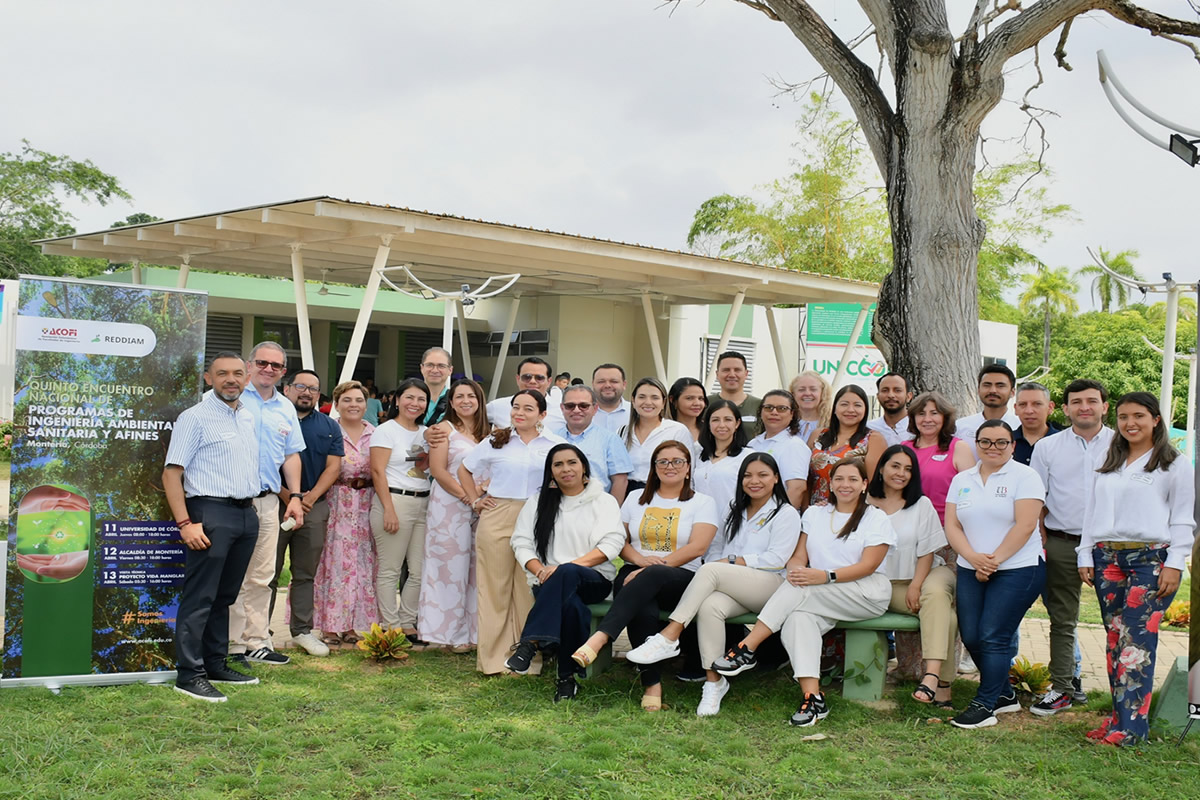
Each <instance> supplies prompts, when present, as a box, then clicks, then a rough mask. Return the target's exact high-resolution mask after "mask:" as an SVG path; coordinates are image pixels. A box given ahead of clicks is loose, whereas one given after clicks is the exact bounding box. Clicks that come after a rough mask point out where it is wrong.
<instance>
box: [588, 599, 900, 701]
mask: <svg viewBox="0 0 1200 800" xmlns="http://www.w3.org/2000/svg"><path fill="white" fill-rule="evenodd" d="M611 606H612V603H611V602H610V601H608V600H605V601H603V602H600V603H593V604H591V605H590V606H588V608H590V609H591V611H592V633H595V632H596V626H597V625H598V624H599V622H600V620H601V619H603V618H604V615H605V614H607V613H608V609H609V608H610V607H611ZM668 614H669V612H667V611H663V612H661V613H660V614H659V617H660V618H661V619H662V620H663V621H666V619H667V616H668ZM757 620H758V616H757V615H755V614H741V615H740V616H736V617H730V618H729V619H728V620H726V622H729V623H731V624H734V625H753V624H754V623H755V622H756V621H757ZM837 627H838V628H839V629H840V630H844V631H845V632H846V657H845V662H844V663H843V680H842V696H843V697H845V698H846V699H847V700H858V701H872V700H879V699H880V698H881V697H883V682H884V678H885V676H886V675H887V632H888V631H915V630H919V629H920V623H919V621H918V620H917V618H916V617H915V616H912V615H911V614H893V613H891V612H888V613H886V614H884V615H883V616H879V617H875V618H874V619H865V620H861V621H858V622H839V623H838V625H837ZM611 664H612V645H611V643H610V644H608V645H605V647H604V648H603V649H602V650H601V651H600V652H599V653H597V654H596V660H595V661H594V662H593V663H592V665H591V666H590V667H588V669H587V676H588V677H589V678H590V677H592V676H593V675H599V674H600V673H602V672H604V670H606V669H608V667H609V666H610V665H611Z"/></svg>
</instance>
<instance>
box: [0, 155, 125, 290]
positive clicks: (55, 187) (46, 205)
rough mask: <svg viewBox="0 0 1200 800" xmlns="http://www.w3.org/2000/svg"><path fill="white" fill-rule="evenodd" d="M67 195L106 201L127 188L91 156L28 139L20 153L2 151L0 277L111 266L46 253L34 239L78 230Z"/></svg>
mask: <svg viewBox="0 0 1200 800" xmlns="http://www.w3.org/2000/svg"><path fill="white" fill-rule="evenodd" d="M69 199H75V200H82V201H83V202H85V203H99V204H100V205H102V206H107V205H108V204H109V203H111V202H113V201H114V200H118V199H119V200H128V199H129V193H128V192H126V191H125V190H124V189H122V188H121V185H120V183H118V182H117V179H116V178H114V177H113V176H111V175H109V174H107V173H105V172H103V171H102V170H101V169H100V168H99V167H97V166H96V165H95V164H93V163H92V162H91V161H87V160H84V161H76V160H74V159H72V158H70V157H68V156H62V155H54V154H52V153H47V152H45V151H42V150H36V149H34V148H33V147H32V146H31V145H30V144H29V142H28V141H25V140H23V141H22V143H21V150H20V151H19V152H17V153H0V277H5V278H12V277H15V276H16V275H17V274H18V273H21V272H26V273H33V274H39V275H76V276H84V275H95V274H97V273H99V272H102V271H103V270H104V269H105V268H106V267H107V263H106V262H105V261H103V260H102V259H85V258H72V257H69V256H50V255H43V254H42V252H41V249H40V248H39V247H38V246H37V245H33V244H30V242H32V241H33V240H35V239H46V238H51V237H55V236H69V235H70V234H72V233H74V232H75V228H74V227H73V226H72V224H71V223H72V222H73V221H74V219H75V218H74V216H72V215H71V213H70V212H68V211H67V210H66V209H65V208H64V205H63V204H64V201H66V200H69Z"/></svg>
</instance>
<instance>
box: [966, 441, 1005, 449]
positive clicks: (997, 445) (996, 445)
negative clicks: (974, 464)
mask: <svg viewBox="0 0 1200 800" xmlns="http://www.w3.org/2000/svg"><path fill="white" fill-rule="evenodd" d="M975 444H976V446H977V447H978V448H979V449H980V450H992V449H995V450H1003V449H1004V448H1006V447H1008V446H1009V445H1010V444H1012V440H1011V439H996V440H994V441H993V440H992V439H976V440H975Z"/></svg>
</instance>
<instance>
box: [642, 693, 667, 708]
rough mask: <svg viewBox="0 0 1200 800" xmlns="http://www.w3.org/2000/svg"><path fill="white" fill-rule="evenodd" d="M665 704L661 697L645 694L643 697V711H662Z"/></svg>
mask: <svg viewBox="0 0 1200 800" xmlns="http://www.w3.org/2000/svg"><path fill="white" fill-rule="evenodd" d="M662 707H663V702H662V696H661V695H653V694H644V695H642V711H647V712H651V711H662Z"/></svg>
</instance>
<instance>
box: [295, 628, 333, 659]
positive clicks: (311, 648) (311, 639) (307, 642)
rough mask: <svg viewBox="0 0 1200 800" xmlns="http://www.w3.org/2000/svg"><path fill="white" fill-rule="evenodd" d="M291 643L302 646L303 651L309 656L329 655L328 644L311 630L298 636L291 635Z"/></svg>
mask: <svg viewBox="0 0 1200 800" xmlns="http://www.w3.org/2000/svg"><path fill="white" fill-rule="evenodd" d="M292 644H294V645H296V647H299V648H302V649H303V650H304V652H306V653H308V654H309V655H310V656H327V655H329V645H327V644H325V643H324V642H322V641H321V640H320V639H318V638H317V637H316V636H314V635H313V634H312V631H309V632H308V633H302V634H300V635H299V636H293V637H292Z"/></svg>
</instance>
